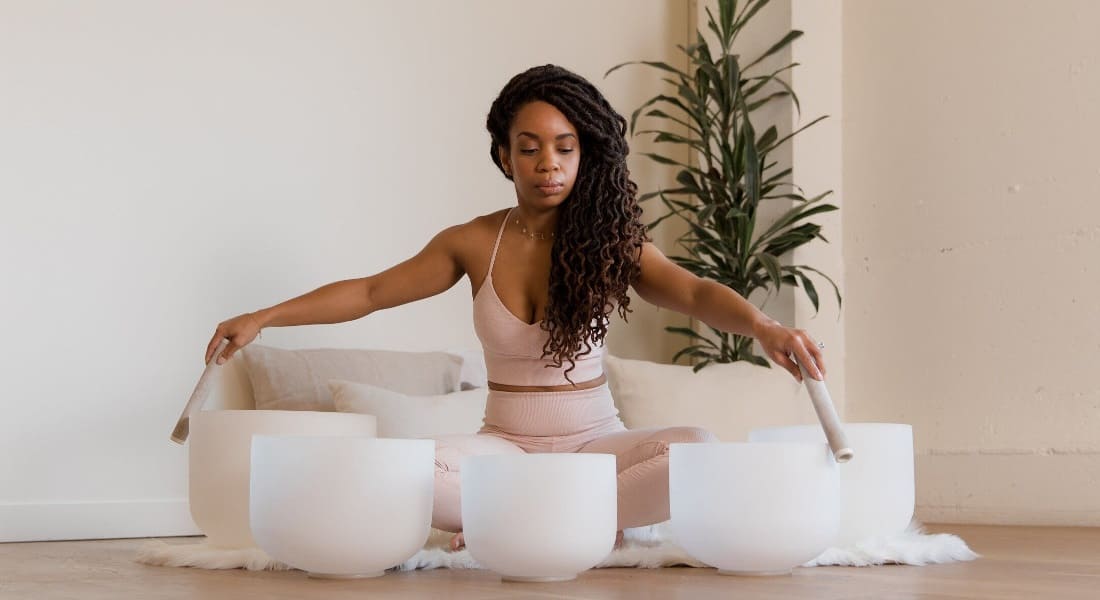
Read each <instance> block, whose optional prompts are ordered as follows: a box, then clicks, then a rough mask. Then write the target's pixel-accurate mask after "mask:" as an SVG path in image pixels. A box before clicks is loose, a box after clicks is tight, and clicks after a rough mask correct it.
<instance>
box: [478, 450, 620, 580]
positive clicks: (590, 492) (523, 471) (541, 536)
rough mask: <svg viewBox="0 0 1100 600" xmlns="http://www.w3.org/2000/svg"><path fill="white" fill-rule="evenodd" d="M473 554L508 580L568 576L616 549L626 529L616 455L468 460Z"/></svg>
mask: <svg viewBox="0 0 1100 600" xmlns="http://www.w3.org/2000/svg"><path fill="white" fill-rule="evenodd" d="M461 472H462V530H463V534H464V536H465V539H466V547H467V548H468V549H469V550H470V554H471V555H472V556H473V557H474V559H476V560H477V561H478V562H479V563H481V564H482V565H484V566H485V567H487V568H489V569H492V570H493V571H496V572H497V573H499V574H500V575H501V576H502V577H503V579H504V580H506V581H567V580H570V579H574V578H575V577H576V576H577V574H578V573H580V572H581V571H585V570H587V569H590V568H592V567H594V566H596V565H597V564H598V563H599V562H600V561H601V560H603V559H604V558H606V557H607V555H608V554H610V553H611V549H612V547H614V545H615V532H616V529H617V527H618V525H617V523H618V520H617V511H618V500H617V493H618V482H617V480H616V472H615V456H614V455H612V454H508V455H490V456H470V457H467V458H465V459H463V460H462V465H461Z"/></svg>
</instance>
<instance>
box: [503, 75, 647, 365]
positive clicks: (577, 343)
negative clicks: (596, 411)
mask: <svg viewBox="0 0 1100 600" xmlns="http://www.w3.org/2000/svg"><path fill="white" fill-rule="evenodd" d="M536 100H541V101H543V102H547V103H549V104H552V105H553V106H554V107H555V108H557V109H558V110H560V111H561V112H562V114H564V115H565V117H566V118H567V119H569V122H570V123H572V124H573V126H574V127H575V128H576V129H577V133H578V136H579V142H580V147H581V156H580V165H579V167H578V170H577V178H576V182H575V183H574V185H573V189H572V191H571V192H570V194H569V196H568V197H567V198H566V200H565V201H564V202H563V203H562V204H561V206H560V207H559V209H558V210H559V214H558V224H557V230H556V231H555V233H554V242H553V247H552V249H551V251H550V287H549V302H548V304H547V306H546V320H545V321H544V322H543V323H542V329H544V330H546V331H548V332H549V339H548V340H547V341H546V344H545V345H544V346H543V349H542V354H543V356H544V357H545V356H547V355H549V356H551V357H552V360H553V364H552V365H547V367H548V368H550V367H552V368H561V367H562V365H563V364H564V363H565V361H568V362H569V367H568V368H567V369H566V370H565V377H566V379H567V380H568V381H570V382H572V381H573V380H572V379H569V372H570V371H572V370H573V369H574V368H575V367H576V361H575V360H574V357H576V356H580V355H582V354H587V353H589V352H591V351H592V349H593V347H594V346H595V345H596V344H601V343H602V342H603V340H604V338H605V336H606V335H607V326H608V317H609V316H610V314H611V313H612V311H614V310H615V307H616V306H617V307H618V311H619V315H620V316H621V317H622V318H623V319H626V315H627V313H629V312H631V309H630V298H629V296H628V295H627V289H628V287H629V286H630V284H631V283H632V282H633V281H634V280H635V279H636V278H637V277H638V275H639V274H640V273H641V265H640V262H641V250H642V245H643V244H644V243H645V242H647V241H649V237H648V236H647V235H646V228H645V225H643V224H642V222H641V216H642V209H641V207H640V206H638V200H637V197H636V194H637V190H638V186H637V185H636V184H635V183H634V182H633V181H631V180H630V171H629V170H628V169H627V167H626V156H627V154H628V153H629V152H630V149H629V148H628V146H627V143H626V119H625V118H623V116H622V115H620V114H619V113H617V112H615V110H614V109H613V108H611V105H610V104H609V103H608V101H607V99H606V98H604V97H603V94H601V93H600V91H599V90H597V89H596V86H594V85H592V84H591V83H589V82H588V81H587V80H586V79H584V78H583V77H581V76H580V75H577V74H575V73H572V72H570V71H568V70H566V69H564V68H562V67H559V66H556V65H543V66H539V67H534V68H531V69H528V70H527V71H524V72H523V73H520V74H519V75H516V76H515V77H513V78H512V79H511V80H510V81H509V82H508V84H507V85H505V86H504V89H503V90H501V92H500V95H499V96H497V98H496V100H494V101H493V105H492V107H491V108H490V109H489V116H488V118H487V119H486V123H485V126H486V128H487V129H488V130H489V134H490V136H492V143H491V144H490V147H489V156H490V157H491V158H492V160H493V163H495V164H496V166H497V168H499V169H500V170H501V172H502V173H503V172H504V167H503V166H502V165H501V162H500V157H499V156H498V154H497V149H498V147H500V148H503V149H505V150H508V149H509V148H510V140H509V138H508V132H509V129H510V128H511V126H512V121H513V119H515V116H516V113H517V112H519V110H520V108H522V107H523V106H524V105H525V104H527V103H529V102H533V101H536ZM505 177H507V178H508V179H512V178H511V176H509V175H507V174H505ZM582 350H583V352H582Z"/></svg>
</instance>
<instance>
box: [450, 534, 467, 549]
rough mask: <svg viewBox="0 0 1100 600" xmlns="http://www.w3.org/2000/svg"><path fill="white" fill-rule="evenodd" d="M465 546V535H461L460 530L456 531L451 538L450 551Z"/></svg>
mask: <svg viewBox="0 0 1100 600" xmlns="http://www.w3.org/2000/svg"><path fill="white" fill-rule="evenodd" d="M465 547H466V537H465V536H463V535H462V532H461V531H460V532H458V533H456V534H455V536H454V537H453V538H451V552H458V551H459V550H461V549H463V548H465Z"/></svg>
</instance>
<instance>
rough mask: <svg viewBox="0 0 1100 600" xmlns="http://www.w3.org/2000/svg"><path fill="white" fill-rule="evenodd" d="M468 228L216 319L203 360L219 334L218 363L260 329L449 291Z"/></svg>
mask: <svg viewBox="0 0 1100 600" xmlns="http://www.w3.org/2000/svg"><path fill="white" fill-rule="evenodd" d="M468 226H469V224H467V225H456V226H454V227H448V228H447V229H444V230H443V231H441V232H439V233H438V234H437V235H436V236H435V237H434V238H432V240H431V241H430V242H428V245H427V246H425V247H424V249H423V250H421V251H420V252H419V253H418V254H417V255H416V256H413V257H412V258H410V259H408V260H406V261H404V262H402V263H400V264H398V265H395V266H393V267H390V268H389V269H386V270H385V271H382V272H381V273H377V274H375V275H371V276H369V277H362V278H359V279H346V280H343V281H337V282H334V283H330V284H327V285H324V286H322V287H319V288H317V289H315V290H313V291H312V292H309V293H306V294H303V295H301V296H298V297H296V298H291V299H290V300H287V301H285V302H282V303H280V304H276V305H275V306H271V307H268V308H265V309H262V310H258V311H256V312H253V313H245V314H243V315H239V316H236V317H233V318H232V319H229V320H227V321H223V322H221V323H219V324H218V327H217V329H215V331H214V336H213V337H212V338H211V339H210V343H209V344H207V346H206V355H205V361H206V362H209V361H210V359H211V357H212V356H213V354H214V351H215V350H216V349H217V347H218V342H220V341H221V340H222V339H223V338H228V339H229V345H228V346H226V348H225V350H224V351H223V352H222V354H221V356H220V357H218V358H217V360H218V363H219V364H221V363H224V362H225V361H226V360H229V359H230V358H232V356H233V354H234V353H235V352H236V351H237V350H239V349H240V348H242V347H244V346H247V345H248V344H249V343H251V342H252V340H254V339H255V338H256V336H257V335H259V333H260V330H261V329H263V328H264V327H287V326H290V325H317V324H323V323H343V322H345V321H353V320H355V319H360V318H362V317H365V316H367V315H369V314H371V313H372V312H375V311H377V310H381V309H384V308H391V307H394V306H400V305H402V304H407V303H409V302H413V301H416V300H421V299H423V298H428V297H430V296H434V295H436V294H440V293H442V292H444V291H446V290H448V289H450V288H451V286H453V285H454V284H455V283H457V282H458V280H459V279H461V278H462V275H463V274H465V271H464V270H463V268H462V261H461V260H459V244H461V242H462V240H463V229H464V228H465V227H468Z"/></svg>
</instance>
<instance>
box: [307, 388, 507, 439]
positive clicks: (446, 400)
mask: <svg viewBox="0 0 1100 600" xmlns="http://www.w3.org/2000/svg"><path fill="white" fill-rule="evenodd" d="M328 385H329V389H330V390H331V391H332V398H333V402H334V404H335V405H336V410H339V411H340V412H353V413H362V414H368V415H374V416H375V418H376V419H378V437H385V438H422V437H437V436H441V435H452V434H461V433H477V431H478V430H479V429H481V425H482V417H484V415H485V398H486V397H487V396H488V394H489V390H488V389H487V388H477V389H473V390H467V391H462V392H454V393H451V394H440V395H434V396H410V395H407V394H402V393H400V392H395V391H392V390H387V389H383V388H380V387H378V386H374V385H369V384H363V383H354V382H351V381H340V380H333V381H330V382H329V383H328Z"/></svg>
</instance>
